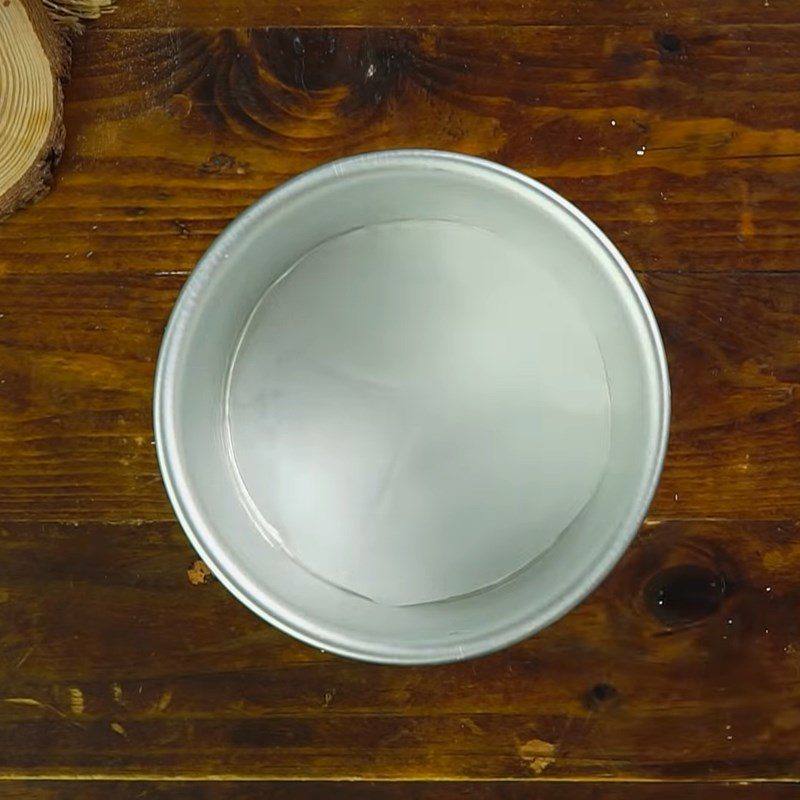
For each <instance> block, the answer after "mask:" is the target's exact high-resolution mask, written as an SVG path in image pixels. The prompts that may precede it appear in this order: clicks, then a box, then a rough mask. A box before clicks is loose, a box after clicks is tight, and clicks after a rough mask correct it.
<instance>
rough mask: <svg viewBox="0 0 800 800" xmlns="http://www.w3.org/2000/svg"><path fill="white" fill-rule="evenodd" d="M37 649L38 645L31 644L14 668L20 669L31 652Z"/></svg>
mask: <svg viewBox="0 0 800 800" xmlns="http://www.w3.org/2000/svg"><path fill="white" fill-rule="evenodd" d="M35 649H36V645H31V646H30V647H29V648H28V649H27V650H26V651H25V652H24V653H23V655H22V658H20V660H19V661H17V663H16V664H15V665H14V669H19V668H20V667H21V666H22V665H23V664H24V663H25V662H26V661H27V660H28V659H29V658H30V657H31V653H32V652H33V651H34V650H35Z"/></svg>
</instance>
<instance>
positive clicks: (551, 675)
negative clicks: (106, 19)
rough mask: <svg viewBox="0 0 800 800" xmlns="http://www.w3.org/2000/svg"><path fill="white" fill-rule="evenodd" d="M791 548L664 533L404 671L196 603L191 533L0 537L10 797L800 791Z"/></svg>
mask: <svg viewBox="0 0 800 800" xmlns="http://www.w3.org/2000/svg"><path fill="white" fill-rule="evenodd" d="M799 532H800V528H798V524H797V523H796V522H793V521H786V522H748V521H741V520H740V521H731V522H720V521H707V520H686V521H672V522H663V523H660V524H648V525H646V526H645V527H644V528H643V531H642V533H641V534H640V535H639V537H638V538H637V539H636V541H635V543H634V545H633V546H632V547H631V549H630V550H629V552H628V553H627V554H626V556H625V558H624V559H623V561H622V563H621V564H620V565H619V567H618V568H617V569H616V570H614V572H613V573H612V575H611V577H610V578H609V579H608V580H607V581H606V582H605V583H604V584H603V586H601V588H600V589H599V590H598V591H596V592H595V593H594V594H593V595H592V596H591V598H590V599H589V600H588V601H586V602H585V603H583V604H582V605H581V606H579V607H578V608H577V609H576V610H575V611H574V612H572V613H571V614H569V615H568V616H567V617H565V618H564V619H562V620H561V621H560V622H558V623H557V624H555V625H553V626H552V627H551V628H549V629H547V630H545V631H543V632H542V633H541V634H539V635H537V636H535V637H533V638H531V639H529V640H527V641H525V642H523V643H521V644H520V645H517V646H516V647H513V648H511V649H509V650H507V651H505V652H502V653H498V654H495V655H492V656H489V657H486V658H482V659H478V660H475V661H472V662H468V663H463V664H457V665H450V666H444V667H435V668H392V667H380V666H375V665H368V664H358V663H352V662H348V661H345V660H344V659H340V658H337V657H333V656H330V655H328V654H324V653H320V652H319V651H317V650H315V649H313V648H309V647H307V646H305V645H302V644H299V643H297V642H294V641H293V640H291V639H289V638H288V637H286V636H284V635H283V634H280V633H278V632H277V631H275V630H274V629H272V628H271V627H270V626H268V625H266V624H265V623H263V622H261V621H260V620H258V619H257V618H256V617H255V616H253V615H252V614H251V613H250V612H248V611H247V610H245V609H244V607H242V606H240V605H239V604H238V602H237V601H236V600H234V599H233V598H232V597H231V596H230V595H229V594H228V593H227V591H226V590H225V589H224V588H223V587H222V586H221V585H220V584H219V583H217V582H215V581H211V582H209V583H200V584H194V583H193V582H191V581H190V580H189V577H188V575H187V570H189V569H191V567H192V563H193V560H194V556H193V554H192V553H191V550H190V548H189V546H188V544H187V543H186V541H185V539H184V537H183V535H182V533H181V531H180V530H179V529H178V527H177V525H175V524H168V523H162V524H149V525H138V526H131V525H120V526H114V525H107V524H98V525H82V526H70V525H54V524H32V523H16V524H2V525H0V546H1V547H2V553H3V558H2V559H0V601H2V605H1V606H0V608H2V613H3V630H2V640H1V641H2V647H0V685H2V696H0V775H4V776H6V777H8V776H14V775H16V776H24V775H28V776H36V775H37V774H38V775H51V776H58V775H67V774H75V775H90V774H94V775H101V776H103V775H106V776H114V775H117V776H125V775H128V776H132V777H135V776H145V775H149V776H153V777H157V776H164V777H167V776H171V777H178V776H181V775H183V776H197V777H202V776H204V775H222V776H224V775H229V776H233V775H235V776H239V777H247V776H259V777H261V778H297V777H303V778H315V777H317V778H342V779H344V778H355V777H358V778H392V779H399V778H402V779H428V778H448V779H452V778H493V777H494V778H496V777H503V778H517V779H525V778H536V777H540V776H544V777H546V778H548V779H552V778H569V779H591V778H598V777H602V778H607V779H625V778H637V779H642V778H647V779H654V778H661V779H670V778H672V779H678V778H679V779H690V778H691V779H697V780H706V779H713V780H728V779H730V780H752V779H755V778H780V779H787V778H791V779H798V778H800V773H799V771H798V765H800V735H798V733H800V619H798V616H797V607H798V602H800V548H798V546H797V541H798V533H799ZM601 796H605V795H601Z"/></svg>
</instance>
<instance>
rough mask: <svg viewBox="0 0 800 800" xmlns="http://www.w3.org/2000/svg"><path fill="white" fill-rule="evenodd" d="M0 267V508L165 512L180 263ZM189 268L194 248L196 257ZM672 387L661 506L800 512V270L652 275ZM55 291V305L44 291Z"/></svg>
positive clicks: (34, 514) (126, 517)
mask: <svg viewBox="0 0 800 800" xmlns="http://www.w3.org/2000/svg"><path fill="white" fill-rule="evenodd" d="M120 255H121V254H120V253H118V252H116V251H114V252H113V253H112V254H111V255H110V256H108V257H107V256H106V254H105V253H103V252H97V253H96V254H95V255H94V256H93V257H92V258H91V259H86V258H84V259H83V261H89V262H90V263H91V264H92V268H93V269H94V270H95V271H93V272H88V271H86V270H87V267H86V266H85V264H83V263H81V264H80V266H79V268H78V270H77V271H75V272H70V271H66V270H68V269H71V267H72V263H71V262H66V261H65V262H63V265H64V266H63V269H64V270H65V271H62V272H57V273H51V274H49V275H41V274H39V273H33V274H29V275H6V276H0V314H2V316H0V373H2V377H0V441H2V442H3V446H4V447H6V448H8V450H9V452H13V454H14V457H13V458H8V459H1V460H0V482H2V486H3V491H2V492H0V519H5V520H31V521H36V520H56V521H57V520H60V521H71V522H81V521H110V522H130V521H137V520H169V519H172V512H171V510H170V508H169V505H168V503H167V500H166V497H165V495H164V491H163V488H162V485H161V480H160V478H159V473H158V468H157V465H156V461H155V455H154V449H153V436H152V427H151V426H152V423H151V415H150V404H151V395H152V380H153V372H154V368H155V359H156V356H157V352H158V346H159V342H160V337H161V331H162V329H163V326H164V324H165V322H166V319H167V317H168V315H169V312H170V310H171V308H172V304H173V302H174V300H175V297H176V295H177V292H178V290H179V288H180V286H181V285H182V283H183V280H184V276H183V273H182V272H180V273H179V274H170V273H166V274H165V273H163V272H161V271H158V270H157V271H155V272H153V273H151V274H149V275H148V274H146V273H144V272H142V271H139V270H132V271H128V270H122V269H120V267H119V266H118V265H117V259H118V258H120ZM185 263H186V266H187V268H188V266H189V264H188V259H187V260H186V262H185ZM643 282H644V287H645V289H646V291H647V293H648V295H649V297H650V300H651V302H652V303H653V306H654V308H655V311H656V314H657V317H658V319H659V322H660V325H661V328H662V331H663V334H664V338H665V342H666V347H667V352H668V359H669V364H670V371H671V380H672V387H673V395H674V401H673V404H674V408H673V424H672V432H671V439H670V445H669V452H668V456H667V463H666V467H665V470H664V475H663V478H662V481H661V486H660V489H659V492H658V495H657V497H656V499H655V502H654V504H653V507H652V510H651V513H652V514H653V515H654V517H656V518H675V517H725V518H736V517H739V516H745V517H749V518H761V519H785V518H791V517H795V516H797V515H798V514H800V459H798V458H797V453H798V449H799V448H800V427H799V426H798V414H799V413H800V406H799V405H798V404H799V403H800V395H798V393H797V391H796V390H797V388H798V382H799V381H800V372H798V367H797V364H798V358H800V274H794V273H792V274H776V275H765V274H757V273H746V274H726V275H713V274H689V273H682V274H680V273H659V274H648V275H644V276H643ZM43 297H46V298H47V304H46V306H43V304H42V298H43Z"/></svg>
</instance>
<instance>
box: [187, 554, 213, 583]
mask: <svg viewBox="0 0 800 800" xmlns="http://www.w3.org/2000/svg"><path fill="white" fill-rule="evenodd" d="M186 575H187V577H188V578H189V583H191V584H192V586H201V585H203V584H205V583H211V581H212V580H213V577H214V576H213V575H212V574H211V570H210V569H209V568H208V567H207V566H206V565H205V564H204V563H203V562H202V561H200V559H197V561H195V562H194V564H192V566H191V567H189V569H187V570H186Z"/></svg>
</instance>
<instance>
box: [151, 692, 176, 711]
mask: <svg viewBox="0 0 800 800" xmlns="http://www.w3.org/2000/svg"><path fill="white" fill-rule="evenodd" d="M171 702H172V692H171V691H170V690H169V689H167V690H166V691H165V692H162V694H161V697H159V698H158V700H157V701H156V703H155V705H154V706H153V711H155V712H157V713H159V714H160V713H161V712H162V711H166V710H167V707H168V706H169V704H170V703H171Z"/></svg>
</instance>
